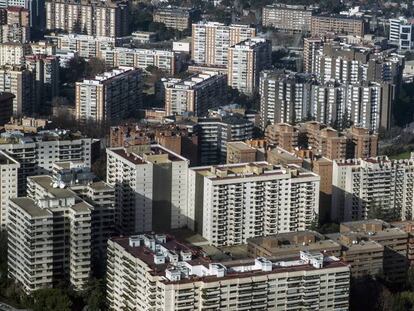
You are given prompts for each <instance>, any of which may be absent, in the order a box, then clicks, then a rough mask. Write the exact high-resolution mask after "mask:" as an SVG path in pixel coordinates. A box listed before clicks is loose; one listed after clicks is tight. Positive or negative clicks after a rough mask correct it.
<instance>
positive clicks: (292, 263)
mask: <svg viewBox="0 0 414 311" xmlns="http://www.w3.org/2000/svg"><path fill="white" fill-rule="evenodd" d="M109 252H110V254H111V255H110V259H109V268H108V275H107V284H108V285H107V292H108V304H109V309H110V310H120V309H124V308H130V309H135V310H149V309H151V306H154V305H157V306H159V307H160V308H161V309H162V310H171V311H172V310H187V309H188V308H191V309H193V308H197V309H203V308H204V309H205V308H220V309H228V310H252V309H254V308H257V309H266V310H282V309H283V310H289V309H293V308H296V307H297V306H298V305H300V306H307V308H308V309H310V310H346V309H348V299H349V282H350V276H349V267H348V266H347V265H346V264H345V263H343V262H342V261H340V260H339V259H337V258H336V257H334V256H326V255H323V254H322V253H310V252H300V253H298V255H299V257H298V255H297V257H296V258H294V259H291V260H273V259H272V260H269V259H266V258H264V257H258V258H256V259H248V260H244V261H241V262H240V261H239V262H237V261H229V262H215V261H211V260H208V259H207V258H205V257H203V255H202V254H200V252H198V251H197V250H196V249H195V248H194V247H193V246H186V245H184V244H182V243H181V242H179V241H177V240H175V239H173V238H172V237H170V236H164V235H139V236H132V237H129V238H128V237H123V238H113V239H112V240H111V241H110V244H109ZM144 252H145V253H144ZM144 254H148V255H146V256H144ZM137 275H138V277H137ZM310 280H311V281H312V282H310ZM315 286H316V288H315ZM310 288H312V290H311V289H310ZM308 291H309V292H312V293H318V294H312V295H309V294H306V293H307V292H308ZM293 293H294V294H293ZM246 297H248V298H246Z"/></svg>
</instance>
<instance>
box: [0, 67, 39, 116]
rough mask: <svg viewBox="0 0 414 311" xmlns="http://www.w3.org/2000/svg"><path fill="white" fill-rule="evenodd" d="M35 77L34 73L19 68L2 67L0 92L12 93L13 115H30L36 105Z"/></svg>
mask: <svg viewBox="0 0 414 311" xmlns="http://www.w3.org/2000/svg"><path fill="white" fill-rule="evenodd" d="M33 84H34V77H33V74H32V72H30V71H29V70H27V69H25V68H24V67H19V66H3V67H0V91H1V92H7V93H12V94H13V95H14V96H15V97H14V99H13V114H15V115H22V114H30V113H31V112H32V111H33V105H34V90H33Z"/></svg>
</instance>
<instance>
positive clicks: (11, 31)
mask: <svg viewBox="0 0 414 311" xmlns="http://www.w3.org/2000/svg"><path fill="white" fill-rule="evenodd" d="M0 40H1V41H0V42H1V43H7V42H13V43H28V42H29V41H30V28H29V27H27V26H20V25H18V24H11V25H1V26H0Z"/></svg>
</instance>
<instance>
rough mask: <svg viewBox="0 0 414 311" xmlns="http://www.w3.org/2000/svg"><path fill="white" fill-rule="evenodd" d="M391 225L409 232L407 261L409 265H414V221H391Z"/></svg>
mask: <svg viewBox="0 0 414 311" xmlns="http://www.w3.org/2000/svg"><path fill="white" fill-rule="evenodd" d="M390 225H391V226H392V227H395V228H399V229H401V230H402V231H404V232H406V233H408V243H407V261H408V265H409V267H412V266H413V265H414V221H412V220H406V221H397V222H391V223H390Z"/></svg>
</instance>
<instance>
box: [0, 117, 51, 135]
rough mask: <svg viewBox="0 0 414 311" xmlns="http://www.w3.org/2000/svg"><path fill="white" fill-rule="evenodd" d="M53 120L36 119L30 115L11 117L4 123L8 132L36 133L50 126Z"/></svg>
mask: <svg viewBox="0 0 414 311" xmlns="http://www.w3.org/2000/svg"><path fill="white" fill-rule="evenodd" d="M51 124H52V122H51V121H49V120H46V119H36V118H28V117H17V118H16V117H11V118H9V120H8V122H7V123H6V124H4V129H5V130H6V132H15V131H18V132H22V133H31V134H36V133H38V132H40V131H42V130H46V129H49V128H50V125H51Z"/></svg>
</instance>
